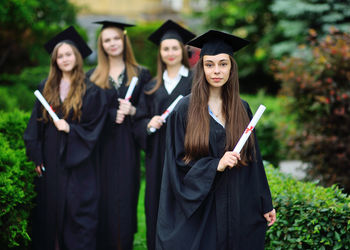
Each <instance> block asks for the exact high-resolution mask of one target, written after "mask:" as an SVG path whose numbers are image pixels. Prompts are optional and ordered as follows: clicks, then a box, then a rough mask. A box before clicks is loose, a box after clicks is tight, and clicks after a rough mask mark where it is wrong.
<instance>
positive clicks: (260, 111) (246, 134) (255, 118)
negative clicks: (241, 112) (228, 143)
mask: <svg viewBox="0 0 350 250" xmlns="http://www.w3.org/2000/svg"><path fill="white" fill-rule="evenodd" d="M265 109H266V107H265V106H264V105H260V106H259V108H258V110H257V111H256V112H255V115H254V116H253V119H252V120H251V121H250V123H249V124H248V127H247V128H246V129H245V130H244V133H243V135H242V136H241V138H240V139H239V141H238V143H237V145H236V147H235V148H234V149H233V151H234V152H237V153H240V152H241V150H242V148H243V146H244V144H245V143H246V141H247V140H248V138H249V136H250V134H251V133H252V131H253V129H254V128H255V126H256V124H257V123H258V121H259V119H260V117H261V115H262V114H263V113H264V111H265Z"/></svg>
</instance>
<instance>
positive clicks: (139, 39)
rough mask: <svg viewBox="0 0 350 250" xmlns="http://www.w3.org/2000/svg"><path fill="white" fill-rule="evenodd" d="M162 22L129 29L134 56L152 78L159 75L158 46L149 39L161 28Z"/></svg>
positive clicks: (139, 25)
mask: <svg viewBox="0 0 350 250" xmlns="http://www.w3.org/2000/svg"><path fill="white" fill-rule="evenodd" d="M160 25H162V22H159V21H158V22H147V23H138V24H137V26H135V27H133V28H130V29H128V35H129V37H130V41H131V43H132V46H133V50H134V55H135V57H136V60H137V62H138V63H139V64H141V65H143V66H145V67H147V68H148V69H149V71H150V72H151V75H152V76H155V75H156V73H157V63H156V62H157V54H158V46H157V45H155V44H153V43H152V42H151V41H149V40H148V39H147V38H148V36H149V35H150V34H151V33H152V32H153V31H155V30H156V29H158V28H159V26H160Z"/></svg>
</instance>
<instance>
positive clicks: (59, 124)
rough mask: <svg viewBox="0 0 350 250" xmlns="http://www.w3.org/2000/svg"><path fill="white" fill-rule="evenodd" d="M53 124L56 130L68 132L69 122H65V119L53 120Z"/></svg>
mask: <svg viewBox="0 0 350 250" xmlns="http://www.w3.org/2000/svg"><path fill="white" fill-rule="evenodd" d="M54 124H55V126H56V128H57V129H58V131H63V132H66V133H69V131H70V127H69V124H68V123H67V122H66V120H64V119H59V120H58V121H54Z"/></svg>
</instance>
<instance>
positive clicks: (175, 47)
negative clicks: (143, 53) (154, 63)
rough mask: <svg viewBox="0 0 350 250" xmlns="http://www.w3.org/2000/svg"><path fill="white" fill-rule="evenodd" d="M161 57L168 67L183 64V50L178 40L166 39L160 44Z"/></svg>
mask: <svg viewBox="0 0 350 250" xmlns="http://www.w3.org/2000/svg"><path fill="white" fill-rule="evenodd" d="M160 56H161V58H162V61H163V62H164V63H165V64H166V65H167V66H178V65H181V62H182V48H181V45H180V42H179V41H178V40H176V39H165V40H163V41H162V42H161V43H160Z"/></svg>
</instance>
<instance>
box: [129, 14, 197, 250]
mask: <svg viewBox="0 0 350 250" xmlns="http://www.w3.org/2000/svg"><path fill="white" fill-rule="evenodd" d="M194 36H195V35H194V34H193V33H191V32H190V31H188V30H187V29H184V28H183V27H182V26H180V25H179V24H177V23H175V22H173V21H171V20H168V21H166V22H165V23H164V24H163V25H162V26H161V27H160V28H158V29H157V30H156V31H154V32H153V33H152V34H151V35H150V37H149V40H151V41H152V42H153V43H155V44H156V45H158V46H159V53H158V59H157V76H156V77H155V79H153V80H152V81H151V82H149V84H147V85H146V86H145V92H144V93H143V94H142V95H141V100H140V106H139V110H138V112H137V114H136V118H135V120H136V131H137V133H138V138H139V140H140V141H143V144H144V147H145V148H146V159H145V165H146V193H145V212H146V225H147V246H148V249H149V250H152V249H155V233H156V222H157V213H158V204H159V193H160V184H161V176H162V169H163V162H164V149H165V131H166V123H165V121H163V120H162V118H161V116H160V115H161V114H162V113H163V112H164V111H165V110H166V109H167V108H168V106H169V105H170V104H171V103H172V102H173V101H174V100H175V99H176V98H177V97H178V96H179V95H183V96H185V95H187V94H189V93H190V91H191V85H192V72H191V71H190V70H189V68H190V66H189V62H188V55H187V50H186V49H185V47H184V43H186V42H187V41H189V40H190V39H192V38H193V37H194ZM151 128H153V129H155V132H153V133H152V132H151Z"/></svg>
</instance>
